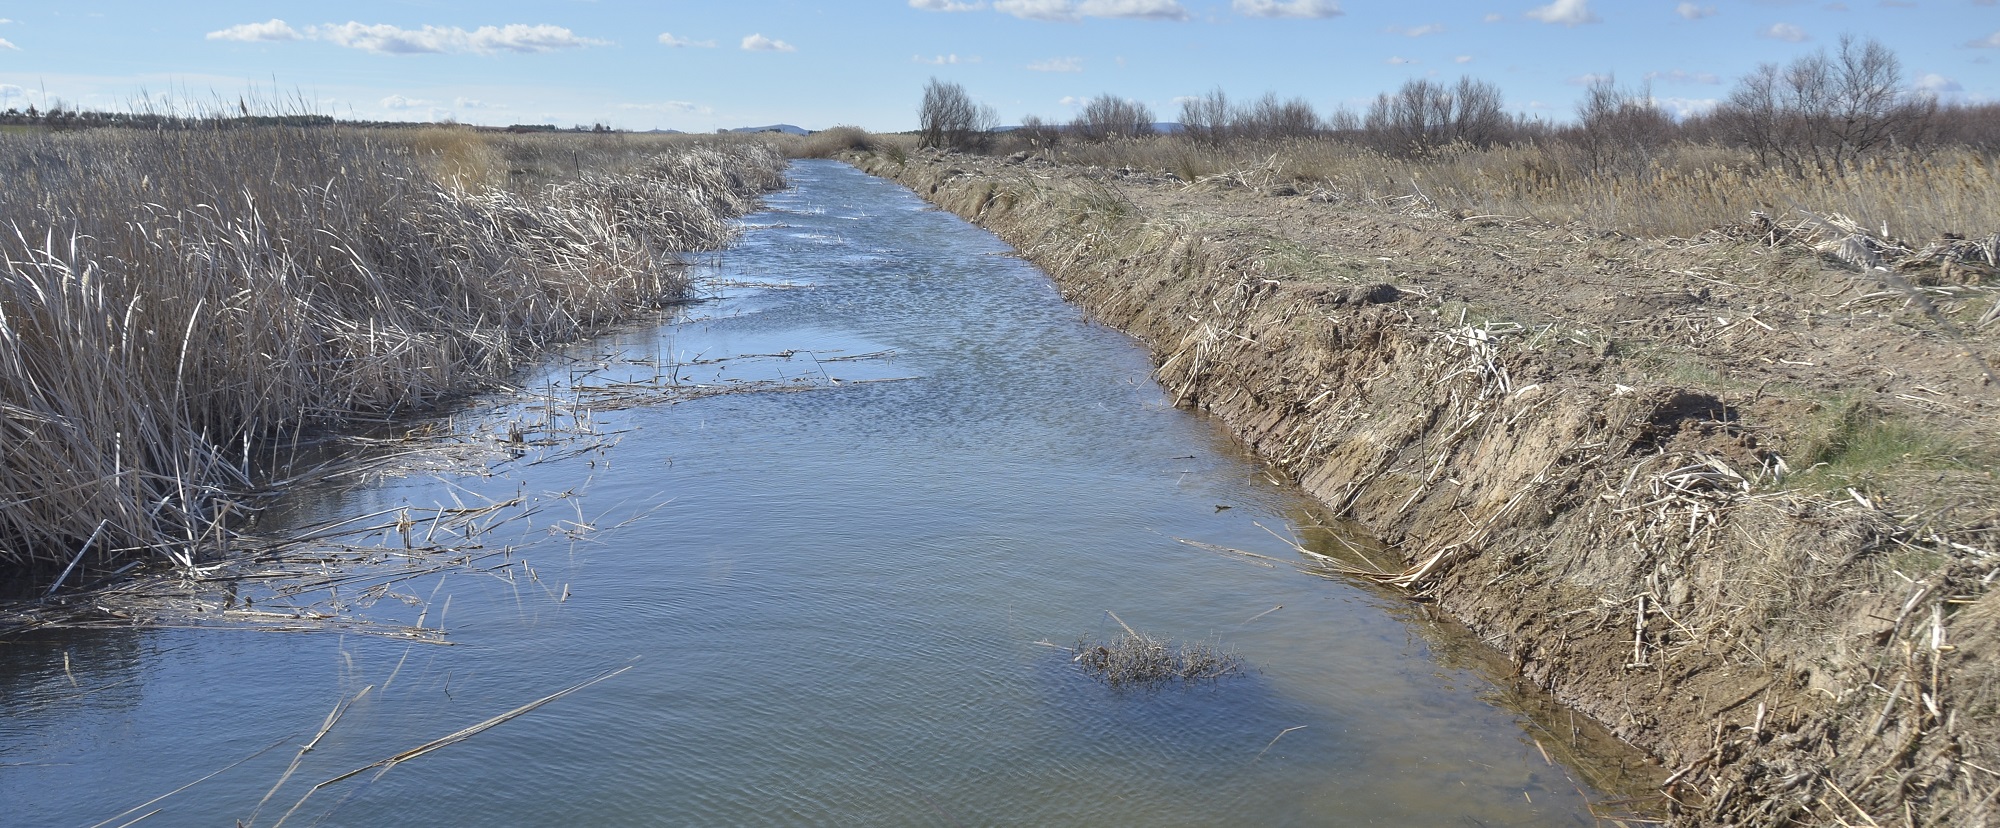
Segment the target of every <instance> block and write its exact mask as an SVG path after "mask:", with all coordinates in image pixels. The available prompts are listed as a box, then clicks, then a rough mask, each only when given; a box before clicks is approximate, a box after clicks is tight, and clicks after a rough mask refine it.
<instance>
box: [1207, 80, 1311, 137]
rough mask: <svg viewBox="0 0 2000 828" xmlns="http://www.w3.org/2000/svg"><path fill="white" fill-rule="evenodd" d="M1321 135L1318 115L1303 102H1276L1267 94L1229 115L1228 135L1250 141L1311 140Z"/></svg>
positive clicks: (1297, 100) (1276, 100) (1304, 100)
mask: <svg viewBox="0 0 2000 828" xmlns="http://www.w3.org/2000/svg"><path fill="white" fill-rule="evenodd" d="M1319 132H1320V121H1319V113H1317V112H1314V111H1313V107H1312V104H1310V103H1308V102H1306V99H1304V98H1293V99H1291V100H1279V99H1278V95H1277V93H1275V92H1267V93H1265V94H1264V97H1261V98H1258V99H1257V100H1256V102H1255V103H1252V104H1250V105H1249V106H1246V107H1243V108H1242V109H1239V110H1236V111H1234V112H1233V113H1232V114H1231V117H1230V122H1229V134H1230V135H1233V136H1237V137H1241V138H1247V139H1249V140H1253V141H1272V140H1287V139H1295V138H1310V137H1312V136H1314V135H1318V134H1319Z"/></svg>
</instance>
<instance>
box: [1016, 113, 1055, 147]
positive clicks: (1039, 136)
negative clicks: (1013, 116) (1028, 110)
mask: <svg viewBox="0 0 2000 828" xmlns="http://www.w3.org/2000/svg"><path fill="white" fill-rule="evenodd" d="M1013 137H1014V139H1015V141H1016V142H1018V143H1019V145H1020V146H1019V147H1018V149H1022V150H1028V151H1037V152H1038V151H1044V150H1051V149H1054V148H1055V147H1056V145H1057V144H1058V143H1060V142H1061V141H1062V126H1061V125H1060V124H1052V123H1049V122H1048V121H1044V120H1042V118H1041V116H1039V115H1026V116H1023V117H1022V118H1021V126H1020V127H1019V128H1017V129H1015V130H1014V132H1013Z"/></svg>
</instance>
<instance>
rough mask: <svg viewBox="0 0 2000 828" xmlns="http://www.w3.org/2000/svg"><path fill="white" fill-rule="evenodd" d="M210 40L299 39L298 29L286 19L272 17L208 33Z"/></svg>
mask: <svg viewBox="0 0 2000 828" xmlns="http://www.w3.org/2000/svg"><path fill="white" fill-rule="evenodd" d="M208 39H209V40H242V41H259V40H298V39H299V33H298V30H297V29H293V28H292V27H291V26H289V25H286V23H285V21H283V20H279V19H278V18H275V17H273V18H271V19H270V20H266V21H264V22H262V23H239V24H237V25H234V26H231V27H229V28H227V29H221V30H218V31H213V32H209V33H208Z"/></svg>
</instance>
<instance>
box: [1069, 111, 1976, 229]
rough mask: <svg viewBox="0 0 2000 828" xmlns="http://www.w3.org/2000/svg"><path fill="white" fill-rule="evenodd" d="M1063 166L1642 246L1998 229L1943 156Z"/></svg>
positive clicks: (1352, 156)
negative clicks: (1825, 222) (1813, 234)
mask: <svg viewBox="0 0 2000 828" xmlns="http://www.w3.org/2000/svg"><path fill="white" fill-rule="evenodd" d="M1054 158H1055V159H1056V160H1058V161H1060V162H1062V163H1067V164H1078V165H1096V166H1101V167H1109V168H1117V167H1132V168H1137V169H1143V170H1148V171H1152V172H1161V171H1165V172H1171V173H1173V174H1174V175H1175V176H1177V177H1179V178H1180V179H1182V180H1183V181H1187V182H1191V183H1192V182H1200V181H1217V180H1226V181H1228V182H1231V183H1235V184H1249V185H1253V186H1271V185H1277V184H1284V185H1288V186H1292V187H1294V188H1295V189H1298V190H1300V191H1301V192H1304V193H1307V194H1317V195H1319V196H1320V197H1322V198H1329V199H1336V200H1343V201H1353V202H1359V203H1369V202H1374V203H1387V204H1409V203H1419V202H1420V203H1423V204H1425V205H1426V206H1433V207H1435V208H1436V209H1438V210H1440V211H1443V212H1455V213H1458V214H1460V215H1462V216H1504V217H1512V218H1526V219H1532V220H1535V221H1543V222H1549V223H1555V224H1567V223H1578V224H1583V225H1587V226H1591V227H1594V228H1598V229H1604V230H1616V231H1619V232H1623V233H1628V234H1631V235H1636V236H1647V237H1662V236H1684V237H1686V236H1695V235H1699V234H1700V233H1702V232H1703V231H1705V230H1709V229H1711V228H1714V227H1718V226H1723V225H1733V224H1737V223H1740V222H1742V221H1744V220H1746V219H1747V218H1749V217H1750V215H1751V213H1752V212H1753V211H1762V212H1764V213H1766V214H1769V215H1772V216H1774V217H1777V218H1781V219H1782V218H1784V217H1787V216H1790V215H1792V214H1793V212H1794V211H1795V210H1798V209H1804V210H1809V211H1812V212H1815V213H1838V214H1841V215H1845V216H1848V217H1851V218H1853V219H1855V220H1856V221H1857V222H1858V223H1860V224H1862V225H1864V226H1867V227H1870V228H1874V229H1877V230H1879V229H1880V228H1882V227H1884V226H1886V227H1887V228H1888V232H1887V233H1885V234H1883V235H1885V236H1892V237H1901V238H1912V239H1933V238H1938V237H1939V236H1941V235H1943V234H1945V233H1965V234H1972V235H1980V236H1983V235H1985V234H1987V233H1991V232H1993V231H1995V230H2000V199H1995V198H1993V193H1995V192H2000V157H1995V156H1994V155H1993V154H1992V153H1990V152H1985V151H1980V150H1974V149H1966V148H1957V147H1953V148H1943V149H1937V150H1932V151H1926V152H1906V153H1897V154H1887V155H1882V156H1878V157H1874V158H1870V159H1867V160H1865V161H1863V162H1860V163H1858V164H1855V165H1852V166H1850V167H1848V168H1846V169H1845V170H1843V171H1841V172H1840V173H1838V174H1832V175H1809V176H1805V177H1797V176H1792V175H1790V174H1787V173H1785V172H1784V171H1782V170H1777V169H1769V168H1763V167H1760V166H1758V165H1757V164H1756V163H1755V158H1754V157H1753V156H1752V155H1751V154H1750V153H1748V152H1747V151H1741V150H1733V149H1727V148H1722V147H1717V146H1712V145H1706V144H1690V143H1680V144H1675V145H1672V146H1669V147H1666V148H1664V149H1661V150H1658V151H1656V152H1653V153H1650V154H1647V155H1645V156H1638V155H1632V156H1628V157H1622V158H1619V159H1615V160H1614V162H1613V163H1608V164H1607V163H1603V162H1602V161H1593V160H1592V159H1591V158H1590V157H1588V156H1587V155H1586V154H1585V153H1584V152H1583V151H1582V150H1580V149H1578V148H1576V147H1572V146H1569V145H1567V144H1562V143H1551V144H1546V145H1519V146H1503V147H1495V148H1492V149H1483V150H1482V149H1476V148H1472V147H1466V146H1457V147H1448V148H1445V149H1442V150H1439V151H1436V152H1434V153H1431V154H1429V155H1427V156H1424V157H1420V158H1394V157H1390V156H1387V155H1384V154H1382V153H1379V152H1375V151H1373V150H1370V149H1366V148H1363V147H1359V146H1356V145H1353V144H1349V143H1346V142H1344V141H1339V140H1335V139H1324V138H1322V139H1308V140H1298V141H1286V142H1240V143H1236V144H1230V145H1224V146H1220V147H1215V146H1207V145H1197V144H1194V143H1191V142H1188V141H1185V140H1181V139H1178V138H1173V137H1165V136H1162V137H1155V138H1149V139H1138V140H1124V141H1110V142H1105V143H1097V144H1083V143H1069V144H1063V145H1060V146H1059V147H1057V149H1056V150H1055V151H1054Z"/></svg>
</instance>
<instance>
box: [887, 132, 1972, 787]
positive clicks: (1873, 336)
mask: <svg viewBox="0 0 2000 828" xmlns="http://www.w3.org/2000/svg"><path fill="white" fill-rule="evenodd" d="M857 161H858V163H860V164H861V165H862V166H863V168H864V169H868V170H870V171H872V172H875V173H877V174H880V175H885V176H888V177H891V178H895V179H897V180H899V181H901V182H903V183H904V184H906V185H908V186H910V187H912V188H914V189H915V190H916V191H917V192H918V193H919V194H921V195H924V196H926V197H927V198H929V199H931V200H932V201H933V202H935V203H937V204H939V205H940V206H942V207H944V208H946V209H949V210H952V211H954V212H956V213H958V214H960V215H963V216H965V217H967V218H969V219H972V220H974V221H977V222H979V223H980V224H982V225H985V226H986V227H988V228H989V229H992V230H993V231H995V232H996V233H998V234H1000V235H1001V236H1002V237H1003V238H1005V239H1007V240H1008V241H1009V242H1011V243H1012V244H1014V245H1015V246H1016V247H1017V248H1018V249H1019V250H1020V251H1021V253H1022V254H1023V255H1025V256H1027V257H1028V258H1029V259H1031V260H1033V261H1035V262H1036V263H1037V264H1039V265H1041V266H1042V267H1043V268H1044V269H1045V270H1047V271H1048V272H1049V273H1050V274H1051V276H1052V277H1054V278H1055V280H1056V282H1057V283H1058V285H1060V286H1061V288H1062V290H1063V291H1064V293H1065V295H1067V296H1068V297H1069V298H1070V299H1071V300H1072V301H1073V302H1076V303H1078V304H1079V305H1081V306H1083V307H1084V308H1086V309H1087V310H1089V311H1090V312H1091V313H1092V314H1094V315H1096V316H1097V317H1098V318H1100V319H1101V320H1103V321H1105V322H1106V323H1108V324H1111V325H1114V326H1116V327H1119V328H1121V329H1123V330H1125V331H1127V332H1128V333H1131V334H1132V335H1134V336H1136V337H1138V338H1139V339H1141V340H1142V341H1144V342H1146V343H1147V344H1148V345H1149V346H1150V347H1151V348H1152V349H1153V350H1154V353H1155V356H1156V359H1157V361H1158V363H1159V365H1160V367H1159V372H1158V374H1159V377H1160V380H1161V382H1162V383H1163V385H1165V387H1166V388H1167V389H1168V391H1169V392H1170V393H1173V394H1175V395H1176V397H1177V399H1178V400H1179V401H1180V402H1181V403H1182V404H1185V405H1189V406H1194V407H1198V408H1200V409H1203V410H1206V411H1208V412H1211V413H1212V414H1214V415H1215V416H1217V417H1219V418H1221V419H1222V420H1224V421H1225V422H1227V423H1228V424H1229V425H1230V426H1231V428H1232V429H1234V430H1235V431H1236V432H1237V433H1238V434H1239V435H1240V436H1241V437H1242V438H1243V439H1244V440H1245V441H1246V442H1248V443H1249V444H1251V445H1252V446H1254V447H1255V449H1256V450H1257V451H1258V452H1259V453H1260V454H1262V455H1263V456H1264V457H1265V458H1267V459H1269V460H1271V461H1272V462H1274V463H1276V464H1277V465H1278V466H1279V467H1281V468H1283V469H1284V470H1286V471H1287V472H1289V473H1290V474H1292V475H1293V476H1294V477H1295V478H1296V479H1297V480H1298V481H1299V482H1300V483H1301V484H1302V485H1303V486H1304V487H1305V488H1306V489H1307V490H1308V491H1310V492H1311V493H1312V494H1314V495H1315V496H1317V497H1318V498H1320V499H1321V500H1323V501H1325V502H1326V503H1327V504H1329V505H1330V506H1331V507H1333V508H1334V509H1335V510H1337V511H1340V512H1342V513H1344V514H1346V515H1347V516H1350V517H1352V518H1353V519H1355V520H1357V521H1359V522H1360V523H1361V524H1363V525H1365V526H1366V527H1368V528H1369V529H1370V530H1372V531H1373V532H1375V533H1376V534H1378V535H1379V536H1380V537H1381V538H1382V539H1383V540H1385V541H1387V542H1389V543H1391V544H1394V545H1395V547H1396V548H1398V549H1400V550H1401V551H1402V552H1403V554H1404V556H1405V560H1403V561H1401V562H1399V563H1400V564H1401V565H1403V566H1404V568H1403V569H1401V570H1396V571H1377V572H1375V573H1373V574H1372V575H1371V576H1370V577H1372V578H1373V579H1374V580H1378V581H1380V582H1383V583H1388V584H1392V585H1394V586H1397V587H1399V588H1402V589H1404V590H1407V591H1408V593H1409V594H1410V595H1411V596H1412V597H1413V599H1417V600H1427V601H1435V602H1437V604H1438V605H1439V606H1440V607H1441V608H1443V609H1445V610H1446V611H1448V612H1450V613H1451V614H1453V615H1455V616H1457V617H1459V618H1460V619H1462V620H1463V621H1465V622H1466V623H1467V624H1469V625H1470V626H1471V627H1472V628H1473V629H1474V630H1475V631H1476V632H1477V633H1478V634H1479V635H1480V636H1482V637H1483V638H1484V639H1485V640H1486V641H1487V642H1488V643H1489V644H1491V645H1492V646H1494V647H1495V648H1496V649H1498V650H1500V651H1501V652H1503V653H1505V654H1506V655H1508V656H1509V657H1510V658H1511V659H1512V660H1513V662H1514V663H1515V664H1516V665H1517V667H1518V669H1519V671H1520V672H1521V674H1522V675H1523V676H1524V677H1525V678H1527V679H1529V680H1531V681H1533V682H1535V683H1536V684H1538V685H1541V686H1543V687H1546V688H1547V689H1549V690H1550V691H1551V692H1552V693H1554V694H1555V695H1556V696H1557V697H1558V698H1559V699H1561V700H1562V701H1564V702H1565V703H1567V704H1570V705H1572V706H1574V707H1575V708H1576V709H1577V710H1579V711H1581V712H1583V713H1587V714H1589V715H1591V716H1592V717H1595V718H1596V719H1598V720H1599V721H1601V722H1603V723H1604V724H1605V725H1607V726H1609V727H1610V728H1611V729H1612V730H1613V732H1615V733H1617V734H1618V735H1619V736H1620V737H1621V738H1624V739H1626V740H1627V741H1629V742H1630V743H1632V744H1633V745H1635V746H1638V747H1640V748H1642V749H1644V750H1646V751H1648V752H1650V753H1652V754H1653V755H1655V756H1657V757H1658V758H1659V759H1660V760H1661V762H1662V763H1663V765H1662V766H1663V769H1664V770H1665V771H1667V772H1669V775H1668V776H1667V781H1666V783H1665V785H1664V786H1663V789H1662V794H1663V796H1664V797H1666V799H1667V801H1668V803H1669V807H1670V809H1671V811H1672V813H1673V815H1674V819H1675V820H1676V821H1677V822H1680V823H1683V824H1703V825H1708V824H1716V825H1722V824H1743V825H1788V824H1823V825H1982V824H1991V823H1994V822H1995V821H1996V820H2000V801H1996V796H2000V686H1996V682H1995V680H1996V677H2000V669H1996V667H1995V662H1994V660H1995V658H1996V656H2000V597H1996V593H1994V592H1992V591H1991V590H1990V589H1989V587H1990V585H1991V584H1992V582H1993V580H1994V579H1995V573H1996V572H2000V556H1997V555H1996V554H1995V553H1996V551H2000V481H1996V479H1995V476H1994V469H1995V458H1996V457H2000V447H1996V443H1995V439H1994V436H1993V435H1994V434H1995V433H1996V430H1995V426H1996V425H2000V385H1996V382H1995V378H1994V374H1993V369H1992V367H1990V366H1991V365H1992V364H1993V361H1994V360H1995V358H1996V356H2000V323H1996V322H1995V319H1994V317H1995V316H1996V310H1995V309H1996V307H2000V306H1996V301H2000V300H1997V299H1996V295H2000V294H1997V293H1996V290H1995V287H1994V284H1993V283H1994V281H1995V279H1994V276H1993V273H1994V271H1993V265H1994V260H1995V258H1996V256H2000V251H1995V250H1994V249H1993V248H1995V247H2000V244H1996V242H2000V239H1995V240H1993V241H1982V240H1980V239H1978V238H1975V239H1973V240H1969V241H1967V240H1958V241H1953V240H1945V241H1941V242H1938V243H1933V244H1923V245H1917V244H1908V245H1902V244H1898V243H1895V242H1894V241H1893V240H1887V239H1881V238H1876V237H1872V236H1869V235H1868V234H1867V233H1866V232H1865V231H1863V230H1862V229H1861V228H1857V227H1854V226H1852V225H1849V224H1846V223H1844V222H1843V221H1842V220H1841V219H1839V218H1838V217H1830V216H1829V217H1821V216H1812V215H1809V214H1803V213H1797V214H1788V215H1773V216H1771V217H1768V218H1765V217H1747V216H1746V217H1745V222H1744V223H1743V224H1742V225H1740V226H1733V227H1725V228H1717V229H1716V230H1714V231H1711V232H1710V233H1707V234H1705V235H1703V236H1701V237H1698V238H1691V239H1634V238H1629V237H1625V236H1622V235H1619V234H1617V233H1612V232H1600V231H1594V230H1590V229H1586V228H1581V227H1573V226H1551V225H1545V224H1540V223H1536V222H1532V221H1528V220H1525V219H1520V218H1516V217H1503V216H1462V215H1453V214H1449V213H1444V212H1441V211H1437V210H1434V209H1429V208H1428V205H1427V204H1426V203H1425V202H1424V200H1423V199H1422V198H1421V196H1420V195H1415V194H1413V196H1412V197H1411V198H1409V199H1405V200H1401V201H1399V202H1396V203H1387V204H1381V203H1377V204H1365V203H1356V202H1355V201H1354V200H1353V199H1351V198H1348V197H1346V196H1344V195H1343V194H1341V193H1338V192H1327V191H1323V190H1311V189H1310V188H1307V190H1308V191H1306V192H1303V193H1302V192H1300V189H1299V188H1298V187H1296V186H1293V183H1288V182H1271V181H1259V180H1256V179H1255V178H1253V177H1251V176H1243V175H1235V176H1217V177H1214V178H1211V179H1207V180H1203V181H1199V182H1184V181H1179V180H1176V179H1174V178H1172V177H1171V176H1165V175H1161V174H1156V173H1149V172H1145V171H1134V170H1102V169H1097V168H1074V167H1059V166H1054V165H1051V164H1048V163H1045V162H1039V161H1037V160H1036V159H1032V158H1025V157H1023V156H1016V157H1015V158H1013V159H1009V160H1005V161H1003V160H1000V159H987V158H974V157H968V156H961V155H955V154H954V155H936V154H928V153H915V154H910V155H907V156H903V155H901V154H883V155H876V156H868V157H862V158H859V159H857ZM1967 229H1968V230H1972V229H1981V228H1967ZM1983 229H1985V230H1990V229H1992V228H1983ZM1857 263H1858V264H1857ZM1876 265H1880V267H1876Z"/></svg>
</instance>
